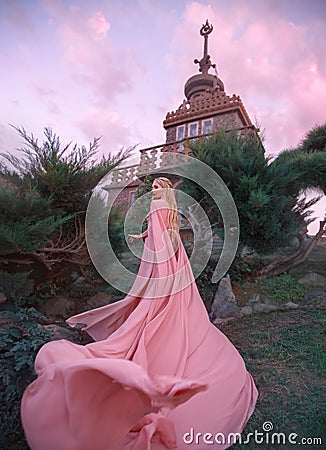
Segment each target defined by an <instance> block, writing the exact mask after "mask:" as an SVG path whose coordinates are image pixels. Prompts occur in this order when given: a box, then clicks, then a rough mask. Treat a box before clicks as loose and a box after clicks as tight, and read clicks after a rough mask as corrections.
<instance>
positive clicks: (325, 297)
mask: <svg viewBox="0 0 326 450" xmlns="http://www.w3.org/2000/svg"><path fill="white" fill-rule="evenodd" d="M304 303H306V304H307V305H314V306H321V307H326V292H325V291H320V290H316V291H310V292H308V293H307V294H306V296H305V299H304Z"/></svg>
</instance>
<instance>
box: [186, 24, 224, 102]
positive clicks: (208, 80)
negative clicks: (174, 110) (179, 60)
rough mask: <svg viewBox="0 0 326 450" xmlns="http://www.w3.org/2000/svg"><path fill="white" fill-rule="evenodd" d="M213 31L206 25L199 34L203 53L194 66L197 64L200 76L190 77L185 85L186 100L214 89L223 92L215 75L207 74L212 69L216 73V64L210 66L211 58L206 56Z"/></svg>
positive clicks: (221, 85)
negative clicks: (202, 42) (201, 37)
mask: <svg viewBox="0 0 326 450" xmlns="http://www.w3.org/2000/svg"><path fill="white" fill-rule="evenodd" d="M212 31H213V25H210V24H209V23H208V20H206V23H205V24H204V25H203V26H202V27H201V29H200V34H201V36H204V53H203V57H202V59H201V60H198V59H195V61H194V62H195V64H199V72H201V73H200V74H197V75H193V76H192V77H190V78H189V79H188V80H187V82H186V84H185V90H184V92H185V96H186V98H187V100H190V99H191V98H193V97H197V96H198V95H199V94H200V93H202V92H213V91H215V90H216V89H218V90H219V91H224V84H223V82H222V80H220V79H219V78H218V76H217V74H216V75H212V74H210V73H208V71H209V69H210V68H211V67H213V69H215V72H216V64H212V62H211V57H210V55H209V54H208V35H209V34H210V33H211V32H212Z"/></svg>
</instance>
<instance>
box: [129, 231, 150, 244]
mask: <svg viewBox="0 0 326 450" xmlns="http://www.w3.org/2000/svg"><path fill="white" fill-rule="evenodd" d="M128 236H129V241H130V242H131V243H132V242H133V241H134V240H135V239H144V238H146V237H147V236H148V231H147V230H145V231H144V232H143V233H141V234H129V235H128Z"/></svg>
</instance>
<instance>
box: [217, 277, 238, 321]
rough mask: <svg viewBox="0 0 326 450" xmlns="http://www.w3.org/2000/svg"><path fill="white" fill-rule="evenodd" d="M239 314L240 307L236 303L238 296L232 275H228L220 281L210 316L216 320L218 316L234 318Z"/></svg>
mask: <svg viewBox="0 0 326 450" xmlns="http://www.w3.org/2000/svg"><path fill="white" fill-rule="evenodd" d="M237 316H240V308H239V307H238V306H237V304H236V298H235V295H234V293H233V291H232V286H231V281H230V275H227V276H226V277H224V278H222V279H221V281H220V283H219V286H218V289H217V292H216V294H215V297H214V300H213V304H212V308H211V313H210V317H211V319H212V320H213V321H214V320H215V319H216V318H217V317H219V318H227V317H232V318H234V317H237ZM214 323H215V322H214Z"/></svg>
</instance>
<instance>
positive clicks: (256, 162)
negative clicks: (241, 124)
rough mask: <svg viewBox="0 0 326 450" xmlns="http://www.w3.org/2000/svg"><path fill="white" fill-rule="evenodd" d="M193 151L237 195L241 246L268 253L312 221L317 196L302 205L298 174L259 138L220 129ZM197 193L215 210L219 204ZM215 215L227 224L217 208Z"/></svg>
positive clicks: (285, 242)
mask: <svg viewBox="0 0 326 450" xmlns="http://www.w3.org/2000/svg"><path fill="white" fill-rule="evenodd" d="M191 149H192V156H194V157H195V158H198V159H199V160H201V161H203V162H204V163H206V164H208V165H209V166H210V167H211V168H212V169H214V170H215V171H216V173H218V175H220V177H221V178H222V179H223V181H224V183H225V184H226V185H227V187H228V189H229V190H230V192H231V194H232V196H233V199H234V201H235V204H236V207H237V210H238V214H239V220H240V248H241V247H243V246H244V245H247V246H248V247H250V248H252V249H254V250H255V251H257V252H258V253H261V254H263V253H268V252H270V251H272V250H274V249H276V248H278V247H280V246H282V245H285V244H288V242H289V241H290V240H291V239H292V238H294V237H295V236H296V235H297V234H298V233H299V232H300V230H302V228H304V227H305V226H306V225H307V223H309V221H310V219H309V218H308V217H309V210H308V208H310V207H311V206H312V205H313V204H314V203H315V202H316V201H317V199H313V200H311V201H309V202H308V201H301V202H300V203H298V200H299V193H300V185H299V184H298V182H297V180H298V173H297V172H296V171H294V170H288V168H287V167H284V166H282V165H278V164H274V165H273V164H269V162H270V160H271V158H270V157H268V156H266V155H265V150H264V147H263V145H262V143H261V141H260V140H259V139H258V138H257V136H253V135H249V136H245V137H244V136H238V134H237V133H236V131H233V132H229V133H227V132H225V131H220V132H218V133H217V134H216V135H215V136H213V137H212V138H209V139H205V141H197V142H196V143H194V144H192V145H191ZM294 186H296V189H293V187H294ZM290 187H291V188H290ZM192 195H193V193H192ZM195 195H197V199H198V200H200V201H202V203H203V204H204V205H205V204H206V207H207V206H208V208H209V207H211V208H212V205H213V202H212V201H211V200H210V199H209V198H207V196H205V195H204V193H202V192H201V191H200V190H197V194H195ZM211 218H212V220H213V221H215V220H216V219H217V221H218V223H219V224H220V226H223V224H222V220H221V217H220V215H219V212H218V211H217V210H216V209H215V210H214V208H213V211H212V213H211Z"/></svg>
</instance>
